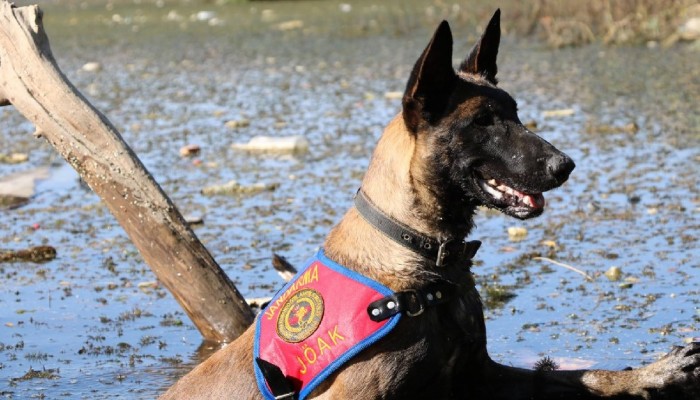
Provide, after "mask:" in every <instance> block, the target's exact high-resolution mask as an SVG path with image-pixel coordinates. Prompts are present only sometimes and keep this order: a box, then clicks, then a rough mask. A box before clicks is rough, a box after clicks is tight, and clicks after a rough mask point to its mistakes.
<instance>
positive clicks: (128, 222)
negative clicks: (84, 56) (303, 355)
mask: <svg viewBox="0 0 700 400" xmlns="http://www.w3.org/2000/svg"><path fill="white" fill-rule="evenodd" d="M7 104H12V105H13V106H14V107H16V108H17V110H19V112H20V113H22V114H23V115H24V116H25V117H26V118H27V119H28V120H30V121H31V122H33V123H34V124H35V125H36V127H37V132H39V133H40V135H41V136H43V137H44V138H46V140H47V141H48V142H49V143H50V144H51V145H52V146H53V147H54V148H55V149H56V150H57V151H58V152H59V153H60V154H61V155H62V156H63V157H64V158H65V159H66V161H68V163H69V164H70V165H71V166H73V168H75V170H76V171H78V173H79V174H80V177H81V178H82V179H83V180H84V181H85V182H86V183H87V184H88V185H89V186H90V188H92V190H93V191H94V192H95V193H97V195H99V196H100V198H101V199H102V201H104V203H105V204H106V205H107V207H108V208H109V210H110V212H111V213H112V214H113V215H114V217H115V218H116V219H117V221H118V222H119V224H120V225H121V226H122V227H123V228H124V230H125V231H126V233H127V234H128V235H129V238H130V239H131V241H132V242H133V243H134V245H135V246H136V248H137V249H138V250H139V252H140V253H141V255H142V256H143V258H144V260H145V261H146V263H147V264H148V265H149V266H150V267H151V269H152V270H153V272H154V273H155V274H156V276H157V277H158V279H159V280H160V281H161V282H162V284H163V285H164V286H165V287H166V288H167V289H168V290H169V291H170V292H171V293H172V294H173V296H175V298H176V299H177V301H178V302H179V303H180V305H181V306H182V307H183V309H184V310H185V311H186V312H187V314H188V316H189V317H190V319H191V320H192V322H193V323H194V324H195V325H196V326H197V328H198V329H199V331H200V332H201V333H202V335H203V336H204V339H205V340H211V341H218V342H226V341H231V340H233V339H235V338H236V337H237V336H238V335H239V334H240V333H242V332H243V331H244V330H245V329H246V328H247V327H248V326H249V325H250V324H251V323H252V321H253V313H252V311H251V309H250V307H249V306H248V304H247V303H246V301H245V300H244V299H243V297H242V296H241V295H240V293H239V292H238V291H237V290H236V288H235V286H234V285H233V283H232V282H231V281H230V279H229V278H228V277H227V276H226V274H225V273H224V272H223V271H222V270H221V268H220V267H219V265H218V264H217V263H216V261H214V259H213V257H212V256H211V255H210V254H209V252H208V251H207V249H206V248H205V247H204V245H202V243H201V242H200V241H199V239H198V238H197V237H196V235H195V234H194V232H192V230H191V229H190V228H189V227H188V225H187V224H186V222H185V220H184V219H183V217H182V215H181V214H180V212H179V211H178V210H177V208H175V206H174V205H173V203H172V201H170V199H169V198H168V197H167V196H166V194H165V193H164V192H163V190H162V189H161V188H160V186H159V185H158V184H157V183H156V181H155V180H154V179H153V177H152V176H151V175H150V174H149V173H148V171H147V170H146V168H145V167H144V166H143V164H142V163H141V162H140V161H139V159H138V158H137V157H136V155H135V154H134V153H133V151H132V150H131V149H130V148H129V146H128V145H127V144H126V143H125V142H124V140H123V139H122V137H121V135H120V134H119V132H118V131H117V130H116V129H115V128H114V126H113V125H112V124H111V123H110V122H109V121H108V120H107V118H106V117H105V116H104V115H102V114H101V113H100V112H99V111H98V110H97V109H95V108H94V107H93V106H92V105H91V104H90V103H89V102H88V101H87V100H86V99H85V98H84V97H83V96H82V95H81V94H80V93H79V92H78V90H77V89H76V88H75V87H73V85H72V84H71V83H70V82H69V81H68V80H67V79H66V77H65V76H64V75H63V73H62V72H61V71H60V69H59V68H58V66H57V64H56V61H55V59H54V57H53V55H52V53H51V49H50V47H49V40H48V37H47V35H46V33H45V31H44V28H43V24H42V13H41V10H40V9H39V7H38V6H28V7H15V6H14V5H12V4H11V3H9V2H8V1H7V0H0V105H7Z"/></svg>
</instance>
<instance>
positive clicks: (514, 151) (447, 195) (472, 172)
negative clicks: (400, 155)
mask: <svg viewBox="0 0 700 400" xmlns="http://www.w3.org/2000/svg"><path fill="white" fill-rule="evenodd" d="M499 19H500V10H499V11H496V13H495V14H494V16H493V18H492V19H491V21H490V22H489V24H488V27H487V28H486V30H485V31H484V34H483V36H482V37H481V39H480V40H479V41H478V42H477V43H476V45H475V46H474V48H473V49H472V50H471V52H470V54H469V55H468V56H467V57H466V59H465V60H464V62H462V64H461V65H460V67H459V69H458V70H457V71H455V69H454V68H453V66H452V33H451V32H450V27H449V25H448V24H447V22H445V21H443V22H442V23H441V24H440V26H439V27H438V28H437V30H436V31H435V34H434V36H433V38H432V40H431V41H430V43H429V44H428V46H427V47H426V49H425V50H424V51H423V54H422V55H421V57H420V58H419V59H418V61H417V62H416V65H415V67H414V69H413V72H412V73H411V77H410V78H409V81H408V84H407V87H406V92H405V93H404V96H403V118H404V122H405V124H406V127H407V129H408V131H409V132H410V133H411V134H412V135H415V136H416V142H417V143H418V144H419V146H417V149H418V150H417V153H416V155H415V157H417V159H418V160H422V162H421V163H420V164H422V165H421V167H420V168H421V171H419V172H416V173H417V174H419V175H420V179H421V180H422V181H423V183H425V184H429V185H431V186H432V190H434V191H441V193H440V194H441V195H440V196H437V197H439V198H443V199H447V200H448V201H449V202H451V205H445V206H455V205H456V204H460V203H461V204H465V205H469V206H471V207H472V208H473V207H475V206H477V205H485V206H488V207H492V208H496V209H498V210H500V211H502V212H503V213H505V214H507V215H511V216H513V217H517V218H521V219H525V218H532V217H535V216H538V215H540V214H541V213H542V211H543V208H544V204H545V201H544V196H543V195H542V192H546V191H548V190H550V189H553V188H556V187H558V186H560V185H561V184H562V183H564V182H565V181H566V180H567V179H568V177H569V174H570V173H571V171H572V170H573V169H574V163H573V161H572V160H571V159H570V158H569V157H568V156H567V155H566V154H564V153H562V152H561V151H559V150H557V149H556V148H555V147H554V146H552V145H551V144H549V143H548V142H546V141H545V140H544V139H542V138H540V137H539V136H537V135H535V134H534V133H532V132H530V131H529V130H528V129H527V128H525V127H524V126H523V124H522V123H521V122H520V119H518V114H517V105H516V103H515V100H513V98H512V97H511V96H510V95H509V94H508V93H506V92H505V91H504V90H502V89H500V88H498V87H497V86H496V84H497V81H496V72H497V67H496V55H497V54H498V45H499V42H500V36H501V32H500V22H499Z"/></svg>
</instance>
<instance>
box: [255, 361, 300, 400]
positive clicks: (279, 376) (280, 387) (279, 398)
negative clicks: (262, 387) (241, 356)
mask: <svg viewBox="0 0 700 400" xmlns="http://www.w3.org/2000/svg"><path fill="white" fill-rule="evenodd" d="M255 363H256V364H258V367H259V368H260V372H262V374H263V376H264V377H265V381H266V382H267V385H268V386H269V387H270V391H271V392H272V395H273V396H275V400H283V399H288V400H296V398H297V392H296V391H295V390H294V388H293V387H292V384H291V382H289V380H288V379H287V377H285V376H284V373H282V370H281V369H280V367H278V366H276V365H275V364H272V363H269V362H267V361H265V360H263V359H262V358H259V357H258V358H256V359H255Z"/></svg>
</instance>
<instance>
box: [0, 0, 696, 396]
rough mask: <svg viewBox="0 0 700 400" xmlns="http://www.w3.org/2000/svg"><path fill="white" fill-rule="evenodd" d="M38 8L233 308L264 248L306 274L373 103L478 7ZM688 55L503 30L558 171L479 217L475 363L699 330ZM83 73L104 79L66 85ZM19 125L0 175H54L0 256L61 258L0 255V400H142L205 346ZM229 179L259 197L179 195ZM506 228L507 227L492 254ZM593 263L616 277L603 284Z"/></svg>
mask: <svg viewBox="0 0 700 400" xmlns="http://www.w3.org/2000/svg"><path fill="white" fill-rule="evenodd" d="M45 9H46V10H47V12H46V20H45V23H46V26H47V29H48V31H49V35H50V38H51V41H52V48H53V50H54V54H55V56H56V58H57V60H58V62H59V64H60V65H61V67H62V69H63V70H64V72H65V73H66V75H67V76H68V77H69V79H70V80H71V81H72V82H73V83H74V84H75V85H76V87H78V88H79V89H80V90H81V91H82V92H83V93H84V94H86V96H88V97H89V99H90V100H91V101H92V102H93V104H95V105H96V106H97V107H98V108H99V109H101V110H102V111H103V112H104V113H105V114H106V115H107V116H108V117H109V118H110V120H111V121H112V122H114V123H115V125H116V126H117V127H118V128H119V129H120V130H121V132H122V133H123V135H124V138H125V139H126V141H127V142H128V143H129V144H130V145H131V146H132V148H133V149H134V150H135V152H136V153H137V154H138V156H139V157H140V158H141V160H143V162H144V164H145V165H146V166H147V168H148V169H149V170H150V171H151V173H152V174H153V175H154V177H155V178H156V180H157V181H158V182H159V183H160V184H161V185H162V186H163V188H164V189H165V191H166V192H167V193H168V194H169V195H170V196H171V197H172V198H173V200H174V201H175V203H176V204H177V205H178V206H179V207H180V209H181V210H182V211H183V213H184V214H196V215H200V216H203V219H204V224H203V225H201V226H198V227H196V233H197V234H198V235H199V237H200V238H201V239H202V240H203V241H204V243H205V244H206V246H207V247H208V248H209V249H210V251H211V252H212V253H213V255H214V257H215V258H216V259H217V260H218V262H219V263H220V264H221V265H222V267H223V268H224V269H225V270H226V272H227V273H228V274H229V276H231V278H232V279H233V280H234V281H235V283H236V284H237V286H238V288H239V289H240V290H241V291H242V292H243V294H244V295H245V296H246V297H260V296H269V295H271V294H272V293H273V292H274V291H275V290H276V288H278V287H279V286H280V280H279V278H278V277H277V275H276V273H275V272H274V271H273V270H272V268H271V267H270V263H269V260H270V255H271V253H272V252H278V253H281V254H283V255H285V256H287V257H288V258H289V260H290V261H292V262H293V263H296V264H299V263H301V262H303V260H304V259H305V258H306V257H308V256H309V255H310V254H312V253H313V252H314V250H315V249H316V248H317V246H318V245H319V244H320V243H321V242H322V240H323V237H324V235H325V233H326V232H327V231H328V230H329V228H330V227H331V226H332V225H333V224H334V223H335V222H337V221H338V219H339V217H340V216H341V215H342V213H343V212H344V210H345V209H346V208H347V207H348V206H349V204H350V202H351V199H352V194H353V193H354V191H355V190H356V188H357V186H358V184H359V180H360V178H361V176H362V173H363V171H364V168H365V167H366V165H367V161H368V157H369V155H370V154H371V151H372V149H373V147H374V144H375V142H376V140H377V138H378V137H379V135H380V134H381V130H382V127H383V126H384V124H386V123H387V121H389V119H390V118H392V117H393V116H394V115H395V114H396V113H397V112H398V109H399V101H398V100H396V99H393V98H387V97H386V96H385V94H386V93H387V92H393V91H400V90H402V88H403V86H404V84H405V79H406V77H407V76H408V73H409V71H410V67H411V64H412V62H413V61H414V60H415V58H416V57H417V56H418V54H419V53H420V51H421V50H422V48H423V46H424V45H425V43H426V42H427V40H428V39H429V36H430V33H431V29H432V28H433V27H434V26H435V25H436V24H437V22H438V21H439V19H441V18H443V17H447V18H450V19H451V20H452V21H454V23H453V30H454V32H455V37H456V49H455V54H456V55H461V54H466V52H467V50H468V49H469V47H470V46H471V44H472V42H473V40H474V39H475V37H476V34H477V30H476V28H475V24H476V22H477V21H479V22H482V23H483V21H484V20H485V19H486V18H487V14H488V13H489V12H490V11H491V10H490V7H489V6H488V5H480V6H478V7H477V12H476V13H474V14H467V13H465V11H464V10H463V9H461V8H460V7H458V6H452V5H450V6H445V7H441V6H425V5H419V4H414V3H413V2H405V1H404V2H399V1H396V2H382V5H381V6H376V5H371V3H364V2H353V5H352V6H351V7H349V8H348V6H347V5H341V4H339V3H334V2H309V3H303V2H299V3H294V4H289V3H284V2H283V3H257V2H256V3H251V4H250V5H227V6H216V5H207V7H204V6H196V5H192V4H189V3H186V4H184V5H182V4H174V3H172V4H171V3H168V2H166V3H165V5H163V6H156V5H150V4H140V5H116V6H105V5H99V6H98V5H91V6H82V7H81V6H80V5H75V6H72V5H70V6H65V5H62V6H57V5H54V4H47V5H46V7H45ZM200 11H210V12H212V13H211V14H208V13H200ZM504 11H505V12H507V9H506V10H504ZM698 59H700V50H699V49H698V47H697V46H693V45H685V46H678V47H673V48H670V49H661V48H645V47H634V48H614V49H611V48H603V47H597V46H591V47H586V48H580V49H564V50H558V51H550V50H548V49H545V48H543V47H542V46H541V45H539V44H538V43H536V42H530V41H526V40H523V39H518V38H514V37H509V36H507V37H506V38H505V43H504V44H503V47H502V49H501V52H500V66H499V77H500V81H501V82H502V86H503V87H504V88H505V89H507V90H509V91H511V93H513V95H514V96H515V97H516V99H518V101H519V107H520V114H521V119H522V120H523V121H534V122H536V124H537V128H536V130H537V131H538V132H540V134H541V135H542V136H544V137H545V138H546V139H547V140H549V141H551V142H553V143H554V144H555V145H557V146H558V147H559V148H561V149H563V150H565V151H566V152H567V153H568V154H569V155H571V156H572V157H573V158H574V159H575V161H576V163H577V168H576V170H575V171H574V173H573V175H572V177H571V179H570V181H569V182H568V183H567V184H566V185H565V186H564V187H563V188H561V189H558V190H556V191H554V192H552V193H550V194H549V195H548V196H547V200H548V210H547V211H546V212H545V214H544V215H543V216H542V217H540V218H538V219H535V220H531V221H525V222H520V221H516V220H513V219H509V218H506V217H503V216H501V215H498V214H494V213H492V212H487V211H484V212H482V213H480V215H479V216H478V220H477V225H478V228H477V229H476V231H475V232H474V233H473V235H472V238H474V239H480V240H482V241H483V242H484V246H483V247H482V250H481V251H480V253H479V255H478V257H477V258H478V265H477V266H476V267H475V268H474V271H475V273H476V274H477V276H478V281H479V284H480V286H481V290H482V294H483V296H484V300H485V301H486V303H487V304H488V309H487V316H488V329H489V349H490V352H491V353H492V354H493V357H494V358H495V359H497V360H499V361H502V362H504V363H508V364H513V365H520V366H530V365H531V364H532V363H533V362H534V361H536V360H537V358H538V357H541V356H544V355H548V356H550V357H552V358H553V359H555V360H557V361H559V363H560V364H562V365H563V366H564V367H579V366H582V367H589V366H595V367H607V368H622V367H626V366H628V365H638V364H640V363H644V362H648V361H651V360H653V359H654V358H655V357H657V356H659V355H660V354H661V353H663V352H665V351H666V350H668V348H669V346H671V345H673V344H680V343H683V342H684V341H687V340H692V338H694V337H698V336H700V332H699V331H698V324H699V323H700V302H699V300H698V299H699V298H700V297H699V296H700V289H698V287H699V285H700V277H699V276H698V274H699V273H700V263H699V262H698V260H699V259H700V250H699V249H698V242H697V238H698V236H700V218H699V217H700V193H699V189H698V165H699V164H700V147H699V144H700V119H698V114H697V106H696V104H697V102H698V100H699V97H698V93H700V71H699V70H698V68H697V61H698ZM455 61H457V60H455ZM87 62H99V63H101V67H102V68H101V70H100V71H99V72H86V71H82V70H81V67H82V66H83V65H84V64H85V63H87ZM389 97H391V96H389ZM553 110H554V111H556V110H559V111H557V112H554V113H551V112H550V113H546V112H547V111H553ZM562 110H563V111H562ZM552 114H554V116H552ZM244 119H247V120H249V121H250V124H249V126H247V127H242V128H236V129H232V128H228V127H226V122H228V121H241V120H244ZM632 124H633V125H632ZM635 126H636V127H637V128H635ZM32 132H33V127H32V126H31V124H29V123H27V122H26V121H25V120H24V119H23V118H22V117H21V116H19V115H18V114H16V112H14V111H13V110H11V109H9V108H3V109H0V152H2V153H3V154H9V153H13V152H22V153H27V154H29V161H28V162H26V163H22V164H12V165H10V164H0V177H2V176H7V175H10V174H13V173H17V172H24V171H28V170H31V169H34V168H39V167H45V166H49V167H50V171H51V175H50V178H49V179H47V180H44V181H40V182H39V183H38V184H37V186H36V194H35V195H34V197H33V198H32V199H31V201H30V203H29V204H27V205H25V206H23V207H21V208H18V209H15V210H2V211H0V249H21V248H26V247H29V246H32V245H41V244H48V245H51V246H54V247H55V248H56V249H57V251H58V257H57V258H56V259H55V260H53V261H51V262H48V263H45V264H32V263H23V262H16V263H4V264H0V275H1V276H2V279H1V280H0V393H2V395H3V396H5V397H8V398H29V397H47V398H62V397H65V398H83V397H85V398H113V397H122V398H152V397H154V396H155V395H156V394H157V393H158V392H160V391H161V390H162V388H164V387H167V386H168V385H169V384H170V383H171V382H173V381H174V380H175V379H176V378H177V377H178V376H180V375H182V374H183V373H185V372H186V371H187V370H189V369H190V368H191V367H192V366H193V365H195V364H196V363H197V362H199V360H200V359H201V354H202V353H203V352H204V353H206V348H204V349H202V348H200V344H201V341H200V336H199V333H198V332H197V331H196V329H194V328H193V327H192V326H191V324H190V323H189V321H188V319H187V317H186V316H185V315H184V313H182V312H181V311H180V308H179V306H178V305H177V303H176V302H175V301H173V299H172V298H171V297H170V295H169V294H168V293H167V292H166V291H165V290H164V289H163V288H162V287H160V286H158V285H157V282H155V277H154V275H153V274H152V273H151V272H150V270H149V269H148V267H147V266H145V265H144V263H143V261H142V260H141V258H140V256H139V255H138V253H137V252H136V250H135V249H134V248H133V246H132V245H131V244H130V242H129V241H128V239H127V238H126V236H125V234H124V233H123V231H122V230H121V228H120V227H119V226H118V225H116V224H115V222H114V220H113V218H112V217H111V216H110V215H109V213H108V212H107V210H106V208H105V207H104V205H103V204H101V202H100V200H99V199H98V198H97V197H96V196H95V195H94V194H92V193H91V192H90V191H89V190H86V189H85V188H83V187H82V186H81V185H80V183H79V182H78V180H77V177H76V175H75V173H74V172H72V170H71V169H70V168H69V167H67V166H66V164H65V163H64V162H63V161H62V160H61V159H60V158H59V157H57V156H56V154H55V153H54V152H53V151H52V149H51V148H50V146H48V145H47V144H46V143H45V142H44V141H42V140H36V139H33V138H32V136H31V133H32ZM256 135H271V136H287V135H304V136H305V137H306V138H308V140H309V141H310V143H311V150H310V152H309V153H308V154H305V155H297V156H289V155H287V156H284V155H282V156H271V155H254V154H246V153H244V152H240V151H235V150H233V149H231V148H230V144H232V143H234V142H245V141H247V140H248V139H249V138H251V137H253V136H256ZM190 143H194V144H198V145H200V146H201V148H202V153H201V155H200V156H198V157H197V158H196V161H195V159H191V158H182V157H180V155H179V154H178V150H179V148H180V147H181V146H183V145H185V144H190ZM229 180H237V181H238V182H241V183H243V184H254V183H259V182H262V183H275V184H278V185H279V186H278V188H277V189H276V190H274V191H268V192H263V193H259V194H256V195H250V196H213V197H205V196H203V195H201V194H200V190H201V189H202V188H203V187H205V186H209V185H214V184H221V183H225V182H227V181H229ZM509 227H522V228H525V229H526V230H527V235H526V236H525V237H524V238H521V239H520V240H518V241H515V240H512V239H511V238H509V236H508V234H507V228H509ZM543 257H544V258H546V259H544V258H543ZM548 260H554V261H556V262H558V263H560V264H564V265H566V266H568V267H573V268H575V269H577V270H579V271H581V272H584V273H586V274H587V275H589V276H590V277H591V280H586V279H585V278H584V277H583V276H582V275H581V274H579V273H577V272H575V271H573V270H571V269H569V268H565V267H562V266H560V265H557V264H553V263H552V262H550V261H548ZM613 266H616V267H620V268H621V270H622V275H621V277H620V280H618V281H611V280H609V279H608V278H606V277H605V276H604V275H603V273H604V272H605V271H607V270H608V269H609V268H610V267H613Z"/></svg>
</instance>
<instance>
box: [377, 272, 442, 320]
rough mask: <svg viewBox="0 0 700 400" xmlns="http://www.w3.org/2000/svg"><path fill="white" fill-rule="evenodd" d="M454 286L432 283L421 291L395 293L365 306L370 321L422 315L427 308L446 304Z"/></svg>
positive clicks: (412, 290)
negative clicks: (403, 315)
mask: <svg viewBox="0 0 700 400" xmlns="http://www.w3.org/2000/svg"><path fill="white" fill-rule="evenodd" d="M454 290H455V286H454V284H452V283H450V282H448V281H439V282H434V283H432V284H430V285H428V286H426V287H425V288H423V289H409V290H404V291H401V292H396V293H394V294H392V295H389V296H386V297H384V298H382V299H379V300H377V301H374V302H372V303H370V304H369V306H367V313H368V314H369V318H370V319H371V320H372V321H375V322H379V321H383V320H385V319H387V318H390V317H392V316H394V315H396V314H398V313H401V312H402V313H404V314H405V315H407V316H409V317H415V316H418V315H421V314H423V312H424V311H425V309H426V308H427V307H433V306H436V305H439V304H443V303H446V302H447V301H449V299H450V298H451V297H452V294H453V293H454Z"/></svg>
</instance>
